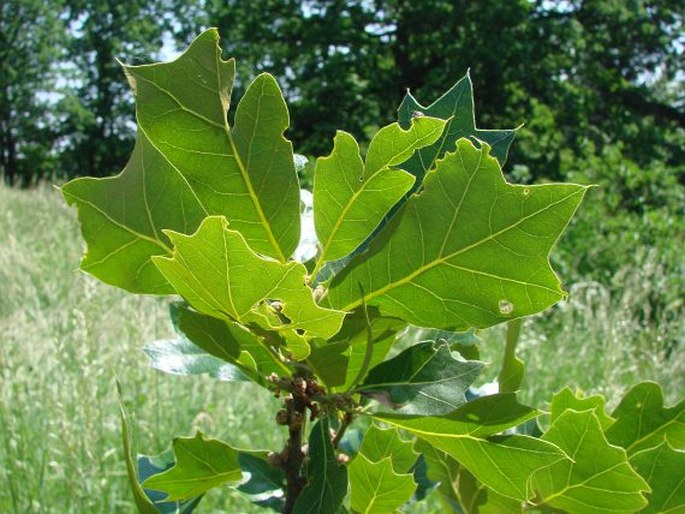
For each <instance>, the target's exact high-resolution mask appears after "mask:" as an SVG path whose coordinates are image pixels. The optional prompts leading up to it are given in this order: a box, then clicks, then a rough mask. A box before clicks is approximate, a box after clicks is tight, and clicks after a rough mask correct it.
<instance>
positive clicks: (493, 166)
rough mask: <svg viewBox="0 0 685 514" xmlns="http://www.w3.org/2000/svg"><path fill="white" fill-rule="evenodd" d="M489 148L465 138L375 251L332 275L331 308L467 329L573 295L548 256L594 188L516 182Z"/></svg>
mask: <svg viewBox="0 0 685 514" xmlns="http://www.w3.org/2000/svg"><path fill="white" fill-rule="evenodd" d="M489 151H490V148H489V146H487V145H485V144H484V145H483V146H482V148H481V149H477V148H476V147H474V146H473V144H472V143H471V142H469V141H468V140H466V139H461V140H459V142H458V143H457V149H456V151H455V152H453V153H448V154H447V155H446V156H445V157H444V159H442V160H441V161H439V162H438V163H437V165H436V167H435V168H434V169H433V170H432V171H430V172H429V173H428V174H427V175H426V179H425V181H424V188H423V190H422V191H421V193H420V194H415V195H413V196H412V197H411V198H410V199H409V200H408V201H407V203H406V204H405V205H404V207H403V208H402V209H401V210H400V211H399V212H398V213H397V215H395V216H394V217H393V218H392V220H391V221H390V222H389V223H388V225H386V227H385V229H384V230H383V231H382V232H381V233H380V234H379V236H378V237H377V238H376V239H374V240H373V241H372V242H371V244H370V246H369V249H368V251H367V253H365V254H362V255H359V256H357V257H355V258H354V259H353V260H352V262H351V263H350V264H349V266H348V267H347V268H345V269H344V270H343V271H342V272H341V273H340V274H338V275H337V276H336V277H335V278H334V279H333V281H332V282H331V286H330V289H329V291H328V295H327V301H328V302H329V303H330V305H331V306H333V307H334V308H336V309H340V310H345V311H349V310H352V309H354V308H356V307H357V306H359V305H361V304H362V303H365V304H367V305H375V306H378V307H379V308H380V311H381V314H383V315H386V316H395V317H399V318H401V319H404V320H405V321H407V322H408V323H411V324H414V325H418V326H429V327H433V328H438V329H444V330H454V331H460V330H461V331H463V330H468V329H470V328H474V327H476V328H485V327H489V326H492V325H495V324H497V323H501V322H504V321H509V320H511V319H513V318H517V317H521V316H527V315H530V314H534V313H536V312H540V311H542V310H544V309H546V308H548V307H549V306H551V305H553V304H554V303H556V302H558V301H559V300H561V299H562V298H564V297H565V296H566V293H565V292H564V291H563V290H562V289H561V284H560V282H559V279H558V277H557V276H556V274H555V273H554V271H553V270H552V268H551V266H550V264H549V260H548V255H549V251H550V249H551V247H552V246H553V244H554V243H555V242H556V240H557V238H558V237H559V235H560V234H561V232H562V231H563V229H564V228H565V227H566V225H567V224H568V222H569V220H570V219H571V217H572V216H573V214H574V213H575V211H576V209H577V207H578V205H579V203H580V201H581V199H582V198H583V195H584V193H585V191H586V189H587V188H586V187H585V186H579V185H574V184H544V185H536V186H516V185H512V184H508V183H507V182H506V181H505V180H504V176H503V175H502V171H501V169H500V167H499V164H498V163H497V160H496V159H495V158H493V157H492V156H490V155H489ZM361 291H363V292H364V293H363V295H362V294H361Z"/></svg>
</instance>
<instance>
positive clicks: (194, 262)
mask: <svg viewBox="0 0 685 514" xmlns="http://www.w3.org/2000/svg"><path fill="white" fill-rule="evenodd" d="M166 234H167V235H168V237H169V239H170V240H171V242H172V243H173V244H174V253H173V255H172V256H171V257H162V256H155V257H153V262H154V263H155V265H156V266H157V267H158V268H159V270H160V272H161V273H162V275H163V276H164V277H165V278H166V279H167V280H168V281H169V283H170V284H171V285H173V287H174V289H175V290H176V291H177V292H178V293H179V294H180V295H181V296H183V298H184V299H185V300H186V301H187V302H188V303H189V304H190V305H191V306H192V307H193V308H194V309H195V310H197V311H198V312H200V313H203V314H207V315H209V316H213V317H215V318H219V319H224V320H228V321H233V322H239V323H242V324H244V325H251V324H255V325H257V326H258V327H261V328H262V329H264V330H267V331H269V330H271V331H277V332H279V333H280V334H281V335H282V336H283V337H284V339H285V341H286V345H287V347H288V351H289V352H290V353H291V355H292V357H293V358H294V359H296V360H301V359H304V358H306V357H307V355H308V354H309V346H308V344H307V342H306V339H308V338H312V337H321V338H329V337H332V336H333V335H334V334H335V333H336V332H337V331H338V330H339V329H340V326H341V324H342V320H343V317H344V316H345V313H344V312H340V311H335V310H331V309H325V308H322V307H319V306H318V305H317V304H316V302H315V301H314V297H313V296H312V291H311V289H310V288H309V286H307V284H306V283H305V275H306V274H307V270H306V268H305V267H304V265H302V264H300V263H298V262H294V261H290V262H288V263H281V262H278V261H275V260H273V259H269V258H265V257H261V256H259V255H257V254H256V253H255V252H254V251H253V250H252V249H251V248H250V247H249V246H248V244H247V242H246V241H245V238H244V237H243V236H242V234H241V233H240V232H238V231H236V230H232V229H230V228H228V222H227V221H226V219H225V218H223V217H220V216H210V217H208V218H206V219H205V220H204V221H203V222H202V224H201V225H200V227H199V228H198V230H197V232H195V234H193V235H190V236H187V235H184V234H179V233H177V232H172V231H166ZM273 301H278V302H280V308H279V310H278V311H277V310H276V309H275V308H273V307H271V305H273V304H272V303H270V302H273ZM281 314H282V315H283V316H284V317H286V318H287V319H286V320H285V321H283V320H282V318H281V316H280V315H281Z"/></svg>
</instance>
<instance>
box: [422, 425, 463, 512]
mask: <svg viewBox="0 0 685 514" xmlns="http://www.w3.org/2000/svg"><path fill="white" fill-rule="evenodd" d="M414 448H415V449H416V450H417V451H419V452H421V455H422V456H423V458H424V460H425V462H426V466H427V473H426V474H427V478H428V479H429V480H432V481H433V482H436V483H437V484H438V485H437V493H438V498H439V499H440V501H441V503H442V504H443V506H444V510H445V512H450V511H452V512H459V510H460V509H461V504H460V500H459V492H458V490H457V484H458V482H457V480H458V477H459V469H460V467H459V463H458V462H457V461H456V460H454V459H453V458H452V457H450V456H449V455H448V454H446V453H445V452H443V451H441V450H438V449H437V448H435V447H434V446H433V445H431V444H430V443H429V442H428V441H425V440H423V439H418V440H417V441H416V443H415V444H414Z"/></svg>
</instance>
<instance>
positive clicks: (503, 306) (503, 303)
mask: <svg viewBox="0 0 685 514" xmlns="http://www.w3.org/2000/svg"><path fill="white" fill-rule="evenodd" d="M499 311H500V313H502V314H504V315H505V316H508V315H509V314H511V313H512V312H514V304H513V303H511V302H510V301H509V300H500V301H499Z"/></svg>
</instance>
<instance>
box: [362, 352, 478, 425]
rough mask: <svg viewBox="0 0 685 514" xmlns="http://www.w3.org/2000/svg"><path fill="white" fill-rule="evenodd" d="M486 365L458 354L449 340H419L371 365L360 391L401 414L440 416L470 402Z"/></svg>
mask: <svg viewBox="0 0 685 514" xmlns="http://www.w3.org/2000/svg"><path fill="white" fill-rule="evenodd" d="M483 367H484V364H483V363H482V362H479V361H466V360H463V359H462V358H461V356H459V355H457V356H455V355H454V354H453V353H452V352H451V351H450V347H449V345H448V344H436V343H432V342H426V343H419V344H416V345H414V346H410V347H409V348H407V349H406V350H404V351H403V352H401V353H400V354H398V355H396V356H395V357H393V358H392V359H390V360H387V361H385V362H382V363H381V364H379V365H377V366H376V367H374V368H373V369H371V371H369V374H368V375H367V377H366V380H364V382H363V384H362V385H361V386H359V387H357V391H358V392H360V393H362V394H364V395H366V396H370V397H372V398H374V399H376V400H378V401H379V402H381V403H382V404H384V405H387V406H389V407H392V408H393V409H395V410H396V411H397V412H398V413H401V414H408V415H422V416H430V415H434V416H437V415H441V414H447V413H448V412H451V411H453V410H455V409H456V408H457V407H459V406H460V405H462V404H464V403H465V402H466V397H465V393H466V391H467V389H468V388H469V386H470V385H471V384H472V383H473V381H474V380H475V379H476V378H477V377H478V375H479V374H480V372H481V371H482V369H483Z"/></svg>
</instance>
